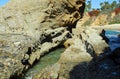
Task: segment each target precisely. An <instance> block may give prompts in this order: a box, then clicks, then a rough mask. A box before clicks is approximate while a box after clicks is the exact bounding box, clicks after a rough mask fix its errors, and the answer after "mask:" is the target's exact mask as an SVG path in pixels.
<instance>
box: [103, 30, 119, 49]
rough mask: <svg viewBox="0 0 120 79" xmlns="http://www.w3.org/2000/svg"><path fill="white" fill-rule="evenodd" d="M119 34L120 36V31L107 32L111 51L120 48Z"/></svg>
mask: <svg viewBox="0 0 120 79" xmlns="http://www.w3.org/2000/svg"><path fill="white" fill-rule="evenodd" d="M119 34H120V31H117V30H106V33H105V35H106V36H107V38H108V39H109V40H110V41H109V46H110V48H111V50H114V49H116V48H118V47H120V38H119V37H118V35H119Z"/></svg>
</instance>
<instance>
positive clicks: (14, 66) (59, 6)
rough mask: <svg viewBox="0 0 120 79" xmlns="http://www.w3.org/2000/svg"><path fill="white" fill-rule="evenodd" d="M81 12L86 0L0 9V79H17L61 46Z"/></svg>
mask: <svg viewBox="0 0 120 79" xmlns="http://www.w3.org/2000/svg"><path fill="white" fill-rule="evenodd" d="M84 8H85V0H77V1H76V0H28V1H26V0H10V2H9V3H8V4H7V5H5V6H4V7H2V8H0V13H1V15H0V53H1V54H0V78H1V79H9V78H10V77H11V78H12V76H18V75H20V74H21V73H22V72H23V71H24V70H26V69H28V68H29V67H30V66H31V65H32V64H33V63H34V61H35V60H38V59H40V56H41V55H44V53H46V52H48V51H49V50H50V49H51V48H54V47H56V46H58V45H59V44H61V43H63V41H65V40H66V39H67V38H68V34H69V30H71V28H73V27H75V25H76V22H77V21H78V20H79V19H80V18H81V17H82V15H83V12H84ZM66 29H68V31H67V30H66Z"/></svg>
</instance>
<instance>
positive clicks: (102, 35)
mask: <svg viewBox="0 0 120 79" xmlns="http://www.w3.org/2000/svg"><path fill="white" fill-rule="evenodd" d="M100 36H101V37H102V38H103V40H105V42H106V43H109V41H110V40H109V39H108V38H107V37H106V35H105V30H102V32H101V33H100Z"/></svg>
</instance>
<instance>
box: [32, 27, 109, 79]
mask: <svg viewBox="0 0 120 79" xmlns="http://www.w3.org/2000/svg"><path fill="white" fill-rule="evenodd" d="M64 46H65V47H66V50H65V51H64V52H63V53H62V54H61V56H60V59H59V60H58V62H57V63H55V64H54V65H52V66H48V67H46V68H44V69H43V70H42V71H39V72H38V73H36V75H35V76H34V77H33V79H50V78H51V79H76V77H75V76H74V75H72V74H73V73H74V74H76V75H77V76H78V77H77V79H89V78H90V75H91V74H92V73H91V72H90V71H89V64H90V62H91V61H92V59H94V58H97V56H99V55H100V54H102V53H103V52H104V51H105V50H106V48H109V46H108V44H107V43H106V42H105V41H104V40H103V39H102V37H100V35H99V34H98V33H97V31H96V30H94V29H91V28H90V27H81V28H75V29H73V36H72V38H70V39H67V40H66V41H65V42H64ZM92 66H93V67H94V65H92ZM76 67H77V68H76ZM74 69H75V70H74ZM77 70H80V71H78V72H79V73H77Z"/></svg>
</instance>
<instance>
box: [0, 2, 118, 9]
mask: <svg viewBox="0 0 120 79" xmlns="http://www.w3.org/2000/svg"><path fill="white" fill-rule="evenodd" d="M8 1H9V0H0V6H3V5H5V3H7V2H8ZM86 1H89V0H86ZM104 1H108V2H110V3H111V2H112V1H114V0H92V8H100V5H99V4H100V3H101V2H104ZM115 1H118V0H115Z"/></svg>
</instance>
